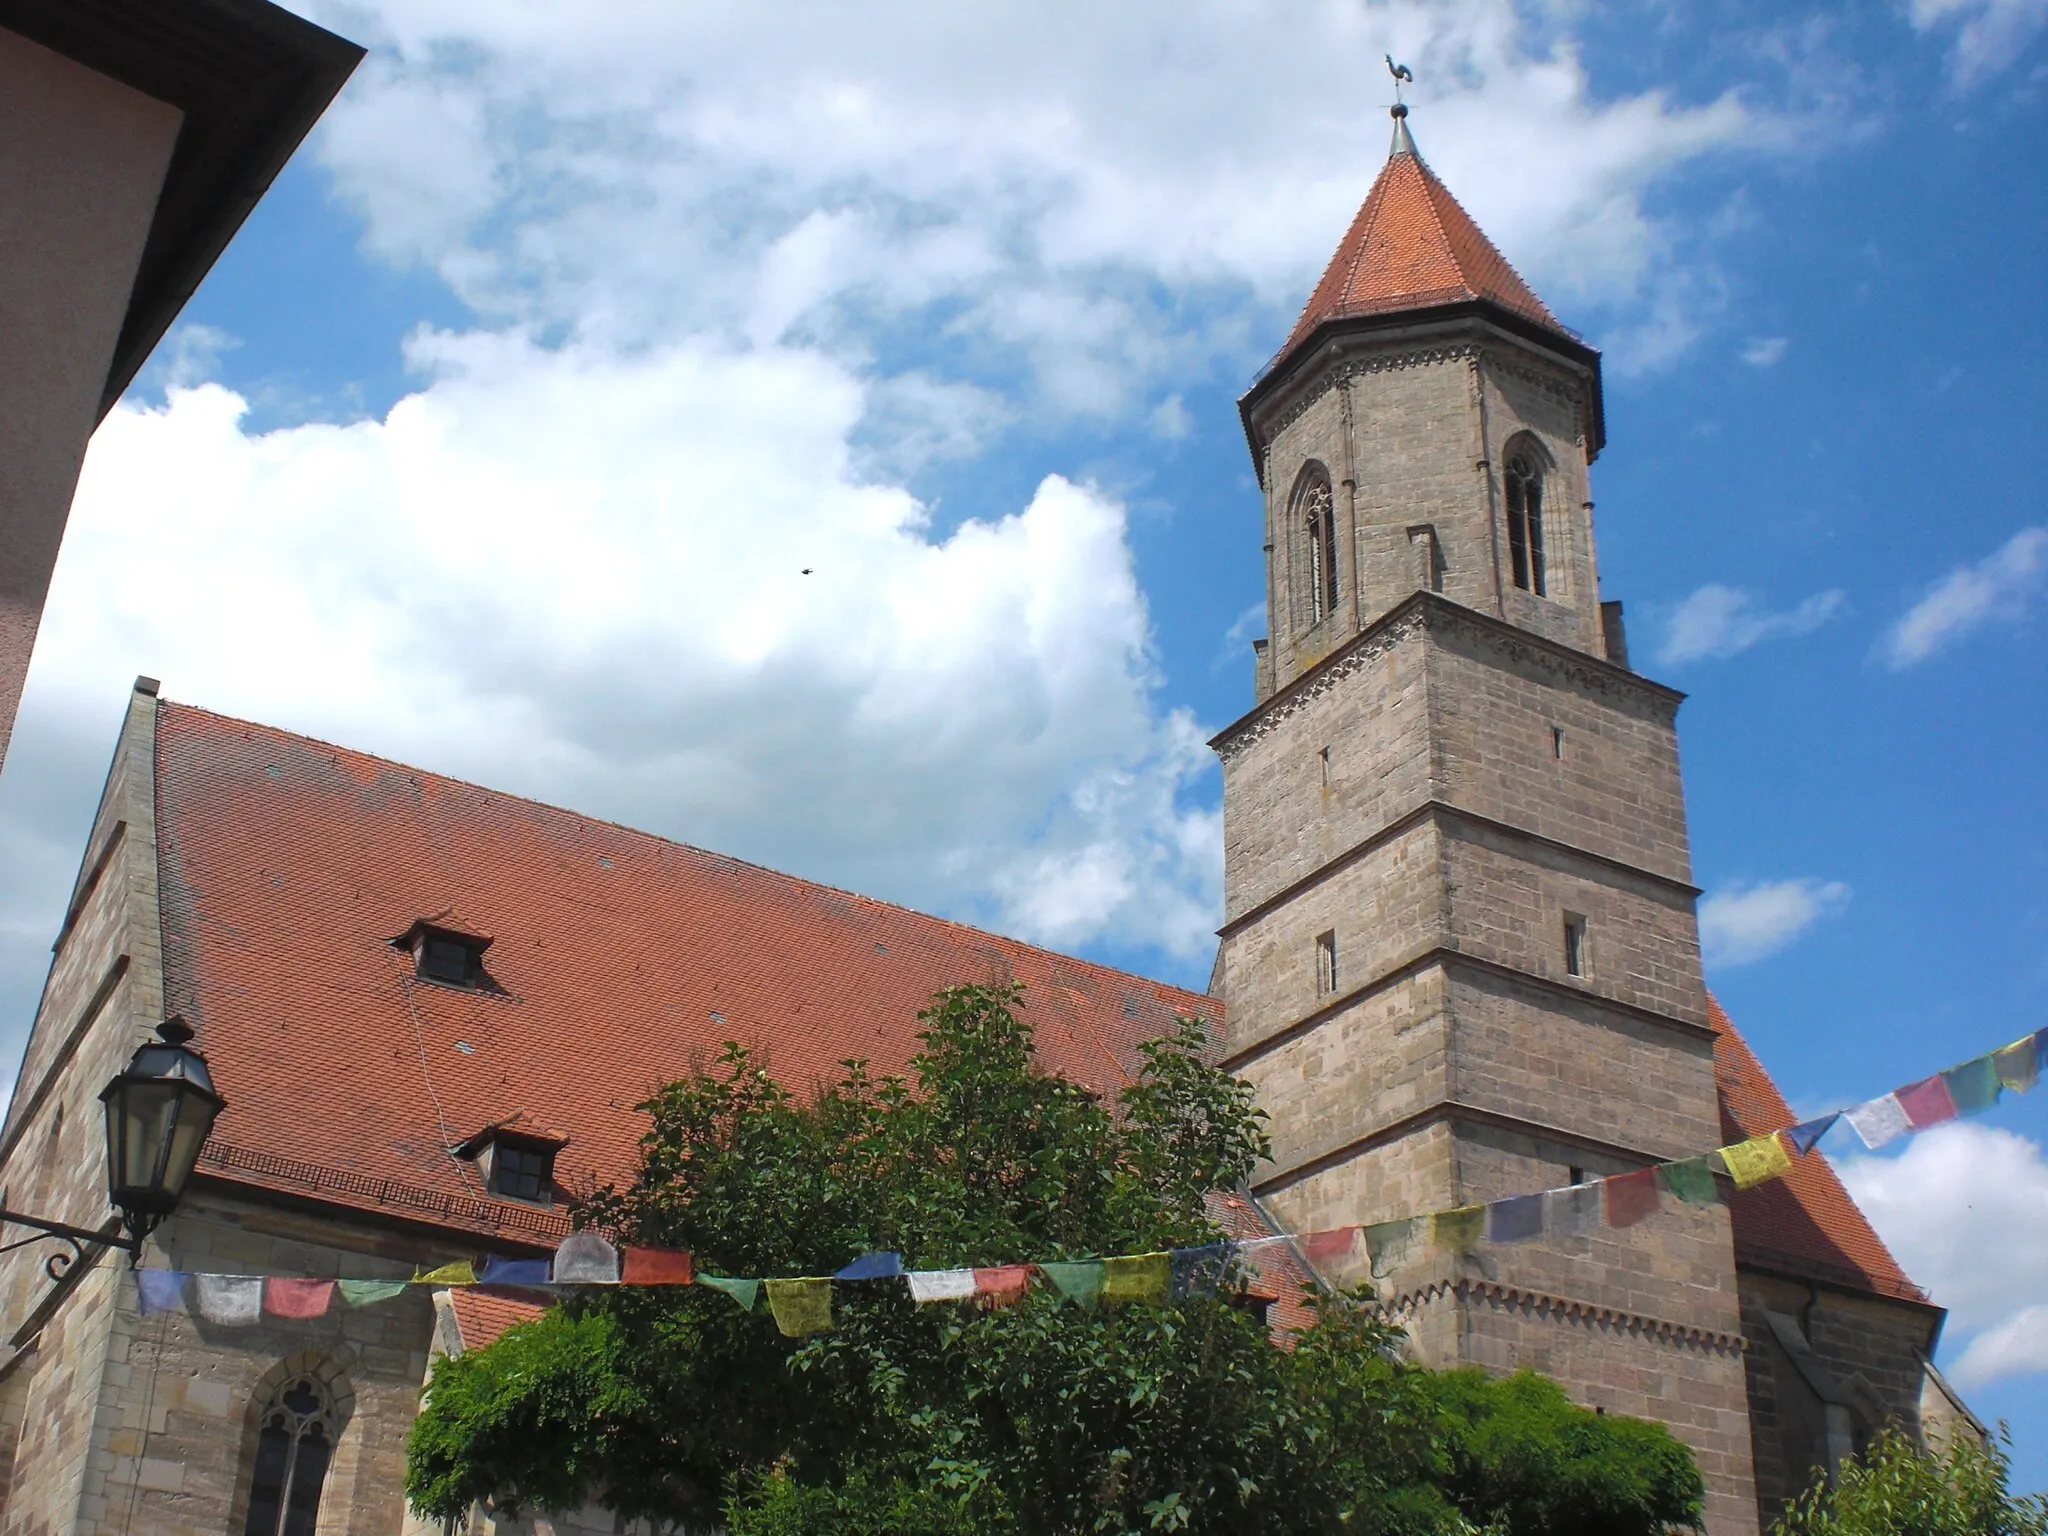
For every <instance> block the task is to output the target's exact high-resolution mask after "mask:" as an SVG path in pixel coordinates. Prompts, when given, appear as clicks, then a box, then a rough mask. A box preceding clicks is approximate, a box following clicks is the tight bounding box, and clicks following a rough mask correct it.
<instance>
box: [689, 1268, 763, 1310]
mask: <svg viewBox="0 0 2048 1536" xmlns="http://www.w3.org/2000/svg"><path fill="white" fill-rule="evenodd" d="M697 1284H699V1285H708V1286H710V1287H711V1289H712V1290H714V1291H723V1292H725V1294H726V1295H728V1296H730V1297H731V1298H732V1299H733V1300H734V1301H736V1302H738V1303H739V1304H740V1310H741V1311H742V1312H751V1311H753V1310H754V1301H755V1299H756V1298H757V1297H759V1296H760V1294H761V1282H760V1281H758V1280H733V1279H729V1278H728V1277H726V1276H724V1275H699V1276H698V1277H697Z"/></svg>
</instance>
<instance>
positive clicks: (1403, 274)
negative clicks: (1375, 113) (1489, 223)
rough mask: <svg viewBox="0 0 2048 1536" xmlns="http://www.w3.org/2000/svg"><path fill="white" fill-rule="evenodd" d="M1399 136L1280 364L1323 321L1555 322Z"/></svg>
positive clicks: (1558, 327) (1554, 326) (1554, 324)
mask: <svg viewBox="0 0 2048 1536" xmlns="http://www.w3.org/2000/svg"><path fill="white" fill-rule="evenodd" d="M1403 143H1407V140H1406V136H1405V135H1403V136H1402V138H1401V139H1400V140H1397V147H1396V149H1395V152H1394V153H1393V154H1392V155H1390V156H1388V158H1387V163H1386V165H1385V166H1384V167H1383V168H1382V169H1381V171H1380V174H1379V179H1378V180H1377V181H1375V182H1374V183H1373V184H1372V190H1371V191H1370V192H1368V193H1367V194H1366V198H1365V202H1364V203H1363V205H1361V206H1360V208H1359V210H1358V216H1357V217H1356V218H1354V219H1353V220H1352V221H1351V228H1350V229H1349V230H1347V231H1346V232H1345V235H1344V239H1343V241H1342V242H1341V243H1340V244H1339V245H1338V247H1337V254H1336V255H1334V256H1332V257H1331V258H1330V264H1329V266H1328V267H1326V268H1324V270H1323V276H1322V280H1321V281H1320V282H1318V283H1317V284H1316V286H1315V291H1314V292H1313V293H1312V294H1310V295H1309V301H1308V304H1307V306H1306V307H1305V308H1304V309H1303V310H1302V312H1301V318H1300V319H1299V320H1297V321H1295V322H1294V329H1293V330H1292V331H1291V332H1289V334H1288V337H1287V344H1286V345H1285V346H1283V347H1282V348H1281V349H1280V351H1281V354H1282V355H1283V356H1284V355H1285V354H1286V353H1288V352H1289V351H1291V350H1293V348H1294V347H1295V346H1296V345H1297V344H1298V343H1299V342H1301V341H1302V340H1303V339H1305V338H1306V337H1307V336H1308V334H1309V333H1310V332H1311V331H1313V330H1314V329H1315V328H1316V327H1317V326H1319V325H1321V324H1322V323H1323V322H1324V321H1325V320H1335V319H1339V318H1342V317H1344V316H1349V315H1378V314H1388V313H1391V312H1394V311H1397V310H1404V309H1427V308H1429V307H1431V306H1433V305H1437V304H1456V303H1461V302H1463V301H1465V300H1468V299H1490V300H1492V301H1493V302H1494V303H1496V304H1498V305H1500V306H1502V307H1503V308H1505V309H1510V310H1513V311H1514V312H1515V313H1516V314H1519V315H1521V316H1523V317H1524V318H1526V319H1530V320H1534V321H1535V322H1536V323H1537V324H1539V325H1546V326H1549V327H1550V328H1551V329H1553V330H1558V331H1562V330H1563V329H1564V327H1563V326H1561V325H1559V324H1558V321H1557V317H1556V316H1555V315H1553V314H1551V312H1550V310H1549V307H1548V306H1547V305H1545V304H1544V302H1543V301H1542V300H1541V299H1539V298H1537V297H1536V294H1535V291H1534V290H1533V289H1531V288H1530V286H1529V285H1528V284H1527V283H1525V282H1523V281H1522V278H1521V274H1519V273H1518V272H1516V271H1515V269H1514V268H1513V267H1511V266H1509V265H1508V261H1507V258H1506V257H1504V256H1502V255H1501V253H1500V252H1499V251H1498V250H1497V249H1495V247H1494V244H1493V242H1492V241H1491V240H1489V239H1487V238H1486V236H1485V234H1484V233H1482V232H1481V230H1480V228H1479V226H1478V225H1477V224H1475V223H1473V222H1472V216H1471V215H1470V214H1468V213H1467V212H1465V210H1464V209H1463V208H1462V207H1460V206H1459V204H1458V200H1457V199H1456V198H1455V197H1453V196H1451V192H1450V189H1449V188H1448V187H1446V186H1445V185H1444V184H1443V183H1442V182H1441V181H1439V180H1438V179H1437V176H1436V173H1435V172H1434V171H1432V170H1431V169H1430V168H1429V167H1428V166H1427V165H1426V164H1424V163H1423V159H1422V157H1421V156H1420V155H1418V154H1416V153H1414V152H1413V147H1412V143H1411V144H1408V147H1405V148H1404V147H1400V146H1401V145H1402V144H1403Z"/></svg>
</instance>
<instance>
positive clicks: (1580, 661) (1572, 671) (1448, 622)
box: [1209, 590, 1685, 762]
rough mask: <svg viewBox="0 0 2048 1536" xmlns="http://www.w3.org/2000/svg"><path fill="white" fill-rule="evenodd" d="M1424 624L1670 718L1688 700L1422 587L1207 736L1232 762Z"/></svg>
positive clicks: (1666, 719)
mask: <svg viewBox="0 0 2048 1536" xmlns="http://www.w3.org/2000/svg"><path fill="white" fill-rule="evenodd" d="M1423 628H1429V629H1436V630H1440V631H1443V632H1452V633H1454V632H1456V631H1458V630H1460V629H1462V630H1463V631H1464V632H1465V633H1467V634H1469V635H1472V636H1473V637H1475V638H1479V639H1483V640H1485V641H1487V642H1488V643H1489V644H1492V645H1493V646H1495V647H1496V648H1498V649H1499V650H1501V651H1502V652H1503V653H1505V654H1507V655H1508V656H1510V657H1512V658H1513V659H1516V660H1521V661H1529V662H1534V663H1535V664H1537V665H1539V666H1541V667H1543V668H1545V669H1547V670H1549V671H1551V672H1553V673H1554V674H1556V675H1558V676H1559V677H1561V678H1563V679H1564V680H1566V681H1569V682H1571V683H1572V684H1573V685H1575V686H1577V687H1579V688H1582V689H1585V690H1587V691H1589V692H1593V693H1599V694H1608V695H1617V694H1618V695H1623V696H1627V697H1632V698H1635V699H1639V700H1641V701H1642V703H1643V704H1645V705H1647V706H1649V707H1650V708H1651V709H1652V710H1654V711H1655V712H1656V714H1657V715H1658V718H1659V719H1660V720H1662V721H1664V722H1665V723H1669V721H1671V720H1672V719H1674V718H1676V716H1677V714H1678V706H1679V705H1680V704H1682V703H1683V702H1684V701H1685V695H1684V694H1683V693H1681V692H1680V691H1679V690H1678V689H1676V688H1672V687H1668V686H1667V685H1665V684H1663V683H1659V682H1654V681H1652V680H1651V679H1650V678H1647V677H1644V676H1643V675H1642V674H1641V673H1638V672H1631V671H1629V669H1628V668H1626V667H1620V666H1616V665H1615V664H1614V663H1613V662H1611V661H1606V660H1603V659H1602V658H1600V657H1598V656H1594V655H1590V654H1589V653H1587V652H1585V651H1581V650H1578V649H1576V648H1575V647H1573V646H1569V645H1565V644H1563V643H1562V642H1560V641H1556V640H1551V639H1548V638H1546V637H1545V636H1542V635H1539V634H1537V633H1536V632H1535V631H1533V630H1528V629H1523V628H1521V627H1520V626H1519V625H1515V624H1509V623H1507V622H1506V621H1504V620H1501V619H1497V618H1494V617H1493V616H1492V615H1491V614H1485V613H1480V612H1479V611H1477V610H1476V609H1472V608H1467V607H1465V606H1464V605H1463V604H1461V603H1454V602H1452V601H1451V600H1450V599H1449V598H1447V597H1444V596H1443V595H1442V594H1440V593H1436V592H1424V591H1420V590H1418V591H1416V592H1415V593H1414V594H1413V595H1411V596H1410V597H1408V598H1406V599H1405V600H1403V601H1402V602H1400V603H1397V604H1395V605H1394V606H1393V607H1392V608H1389V609H1388V610H1387V611H1386V612H1385V613H1383V614H1381V615H1380V616H1379V617H1378V618H1377V619H1374V620H1373V621H1372V623H1370V624H1368V625H1366V626H1365V628H1363V629H1361V630H1360V631H1359V632H1358V633H1357V634H1355V635H1353V636H1352V637H1351V638H1350V639H1349V640H1347V641H1346V642H1345V643H1344V644H1343V645H1341V646H1339V647H1338V648H1337V649H1336V650H1334V651H1332V652H1331V653H1330V654H1329V655H1327V656H1325V657H1323V658H1322V660H1320V661H1318V662H1317V663H1316V664H1315V665H1314V666H1312V667H1310V668H1309V669H1308V670H1307V671H1305V672H1303V673H1302V674H1301V675H1300V676H1299V677H1297V678H1295V679H1293V680H1292V681H1291V682H1289V683H1288V684H1287V685H1286V686H1285V687H1283V688H1281V689H1278V690H1277V691H1276V692H1274V693H1273V694H1272V695H1271V696H1270V697H1269V698H1267V699H1266V700H1264V701H1263V702H1262V703H1259V704H1257V705H1254V706H1253V707H1252V709H1251V710H1250V711H1248V712H1247V713H1245V714H1243V715H1240V716H1239V717H1238V718H1237V719H1236V720H1234V721H1232V722H1231V723H1230V724H1229V725H1226V726H1225V727H1224V728H1223V729H1222V730H1220V731H1218V732H1217V733H1216V734H1215V735H1214V736H1212V737H1210V738H1209V746H1210V749H1211V750H1212V751H1214V752H1215V753H1216V755H1217V756H1218V757H1220V758H1222V759H1224V760H1225V761H1226V762H1227V761H1229V759H1230V758H1231V757H1232V756H1233V755H1234V754H1235V753H1236V752H1238V751H1239V750H1240V749H1241V748H1243V747H1245V746H1248V745H1250V744H1251V743H1252V742H1254V741H1257V740H1258V739H1259V738H1260V737H1261V736H1264V735H1265V734H1266V733H1267V732H1269V731H1271V730H1272V729H1273V728H1274V727H1275V726H1277V725H1278V724H1280V722H1281V721H1283V720H1285V719H1286V718H1287V717H1288V716H1289V715H1292V714H1293V713H1294V712H1295V711H1296V710H1298V709H1300V708H1302V707H1303V706H1304V705H1306V704H1309V703H1311V702H1313V701H1314V700H1315V699H1317V698H1319V697H1321V696H1322V695H1323V694H1324V693H1325V692H1327V691H1328V690H1329V689H1331V688H1333V687H1335V686H1336V685H1337V684H1338V683H1340V682H1342V681H1343V680H1344V679H1345V678H1347V677H1349V676H1350V675H1351V674H1352V673H1354V672H1356V671H1358V670H1359V669H1360V668H1361V667H1363V666H1365V665H1367V664H1368V663H1370V662H1372V661H1374V660H1375V659H1377V658H1378V657H1380V656H1383V655H1385V654H1386V652H1387V651H1388V650H1390V649H1392V648H1393V647H1394V646H1395V645H1398V644H1399V643H1400V642H1401V641H1403V640H1405V639H1407V638H1408V636H1409V635H1410V634H1411V633H1413V632H1414V631H1416V630H1418V629H1423Z"/></svg>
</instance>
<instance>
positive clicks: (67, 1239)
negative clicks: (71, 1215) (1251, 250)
mask: <svg viewBox="0 0 2048 1536" xmlns="http://www.w3.org/2000/svg"><path fill="white" fill-rule="evenodd" d="M0 1226H16V1227H32V1228H34V1231H33V1232H32V1233H31V1234H30V1235H29V1236H27V1237H23V1238H18V1239H16V1240H15V1241H14V1242H11V1243H0V1253H12V1252H13V1251H14V1250H15V1249H17V1248H26V1247H27V1246H28V1245H29V1244H30V1243H64V1244H66V1245H68V1246H69V1248H70V1250H71V1251H70V1252H69V1253H66V1252H63V1251H61V1250H60V1251H59V1252H56V1253H53V1254H51V1255H50V1256H49V1257H48V1258H47V1259H45V1260H44V1261H43V1273H44V1274H46V1275H48V1276H49V1277H50V1279H51V1280H52V1281H53V1282H55V1281H61V1280H62V1279H63V1278H64V1277H65V1276H66V1275H68V1274H69V1273H70V1272H71V1266H72V1265H74V1264H76V1263H77V1262H78V1261H79V1260H80V1259H82V1258H84V1257H85V1250H86V1248H87V1246H88V1245H90V1246H92V1247H93V1248H119V1249H120V1250H122V1252H124V1253H126V1254H127V1255H128V1262H129V1263H130V1264H133V1263H134V1262H135V1261H136V1259H137V1257H139V1256H140V1254H141V1252H142V1237H141V1236H140V1235H136V1236H124V1235H123V1234H121V1233H118V1232H95V1231H93V1230H92V1229H91V1228H89V1227H73V1226H67V1225H66V1224H65V1223H63V1222H61V1221H45V1220H44V1219H43V1218H42V1217H40V1216H26V1215H23V1214H22V1213H21V1212H20V1211H9V1210H0Z"/></svg>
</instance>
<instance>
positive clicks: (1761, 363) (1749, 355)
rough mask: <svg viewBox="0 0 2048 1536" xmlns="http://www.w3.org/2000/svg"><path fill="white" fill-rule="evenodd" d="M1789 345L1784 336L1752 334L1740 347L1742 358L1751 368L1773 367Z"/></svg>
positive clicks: (1787, 339)
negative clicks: (1741, 347)
mask: <svg viewBox="0 0 2048 1536" xmlns="http://www.w3.org/2000/svg"><path fill="white" fill-rule="evenodd" d="M1790 345H1791V342H1790V340H1789V338H1787V337H1784V336H1752V337H1750V339H1749V341H1748V342H1747V344H1745V345H1744V347H1743V349H1742V360H1743V361H1744V362H1745V363H1747V364H1749V366H1750V367H1752V368H1770V367H1774V366H1776V364H1777V362H1778V360H1779V359H1780V358H1782V357H1783V356H1784V355H1785V348H1786V347H1788V346H1790Z"/></svg>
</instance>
